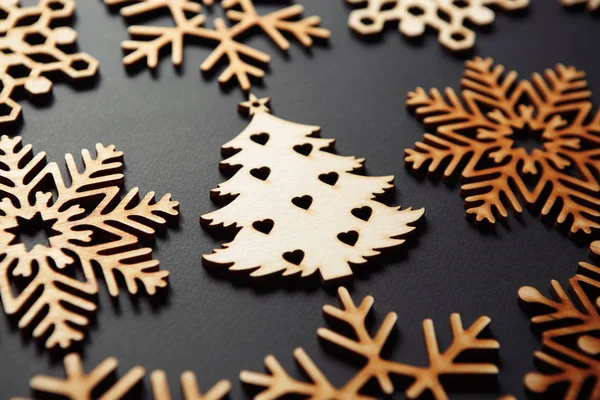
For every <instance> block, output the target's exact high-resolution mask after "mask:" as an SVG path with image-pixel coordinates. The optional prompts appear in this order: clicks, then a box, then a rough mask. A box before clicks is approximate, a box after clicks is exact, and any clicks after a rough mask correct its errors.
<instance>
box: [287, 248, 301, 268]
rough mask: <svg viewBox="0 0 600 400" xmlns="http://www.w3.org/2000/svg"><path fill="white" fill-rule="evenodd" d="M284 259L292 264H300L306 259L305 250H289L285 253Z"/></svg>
mask: <svg viewBox="0 0 600 400" xmlns="http://www.w3.org/2000/svg"><path fill="white" fill-rule="evenodd" d="M283 259H284V260H285V261H287V262H289V263H290V264H294V265H300V263H301V262H302V260H304V252H303V251H302V250H294V251H288V252H287V253H283Z"/></svg>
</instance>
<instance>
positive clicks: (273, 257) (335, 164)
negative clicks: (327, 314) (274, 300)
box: [200, 96, 424, 281]
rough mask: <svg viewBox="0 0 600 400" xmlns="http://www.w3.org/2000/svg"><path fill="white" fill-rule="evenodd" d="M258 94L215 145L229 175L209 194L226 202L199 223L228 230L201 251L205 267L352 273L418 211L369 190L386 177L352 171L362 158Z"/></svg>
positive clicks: (259, 272)
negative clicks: (343, 152)
mask: <svg viewBox="0 0 600 400" xmlns="http://www.w3.org/2000/svg"><path fill="white" fill-rule="evenodd" d="M266 104H267V99H257V98H255V97H254V96H251V98H250V100H249V101H248V102H244V103H242V104H241V105H240V108H241V109H242V110H244V109H246V110H247V111H248V113H249V114H250V115H253V117H252V120H251V122H250V124H249V125H248V127H247V128H246V129H245V130H244V131H243V132H242V133H241V134H240V135H239V136H238V137H236V138H235V139H233V140H232V141H230V142H228V143H226V144H225V145H224V146H223V154H225V155H227V156H229V157H228V158H227V159H226V160H224V161H223V162H222V163H221V169H222V170H223V171H224V172H225V173H230V174H232V173H233V174H234V175H233V177H231V179H229V180H228V181H227V182H225V183H222V184H220V185H219V186H218V187H217V188H216V189H214V190H213V191H212V192H211V197H212V198H213V199H214V200H226V199H231V198H232V197H234V198H235V199H234V200H233V201H231V202H230V203H229V204H227V205H226V206H225V207H223V208H221V209H220V210H217V211H214V212H212V213H209V214H206V215H203V216H202V217H201V219H200V221H201V223H202V225H203V226H205V227H207V228H218V229H221V228H230V229H238V230H239V232H237V235H236V236H235V239H234V240H233V241H232V242H231V243H227V244H225V245H224V246H223V248H222V249H218V250H215V252H214V253H213V254H209V255H205V256H204V263H205V265H207V266H219V267H223V268H229V269H230V270H232V271H248V272H250V275H251V276H252V277H260V276H265V275H270V274H276V273H282V274H283V275H293V274H301V276H302V277H306V276H309V275H312V274H313V273H315V272H316V271H317V270H318V271H319V272H320V274H321V277H322V278H323V280H324V281H329V280H334V279H338V278H343V277H348V276H350V275H352V269H351V268H350V264H364V263H366V262H367V259H369V258H372V257H373V256H376V255H378V254H379V253H380V252H381V251H383V250H384V249H388V248H392V247H396V246H399V245H401V244H402V243H403V242H404V240H403V239H401V238H399V237H400V236H403V235H405V234H407V233H409V232H411V231H412V230H414V229H415V228H414V227H412V226H410V225H409V224H410V223H413V222H415V221H417V220H418V219H419V218H420V217H421V216H422V215H423V212H424V211H423V209H421V210H411V209H410V208H409V209H406V210H403V211H400V209H399V208H398V207H388V206H386V205H384V204H382V203H380V202H378V201H376V200H374V196H378V195H381V194H383V193H384V192H385V191H387V190H391V189H392V188H393V187H394V186H393V184H392V180H393V177H392V176H383V177H369V176H363V175H358V174H356V173H355V172H357V171H358V170H360V169H361V168H362V167H363V163H364V160H362V159H357V158H354V157H342V156H338V155H335V154H333V153H331V152H329V151H327V150H331V149H332V146H333V143H334V140H332V139H321V138H319V137H318V133H319V130H320V128H318V127H316V126H307V125H300V124H295V123H292V122H289V121H285V120H282V119H279V118H277V117H275V116H273V115H271V114H269V113H268V112H267V111H268V108H267V107H266Z"/></svg>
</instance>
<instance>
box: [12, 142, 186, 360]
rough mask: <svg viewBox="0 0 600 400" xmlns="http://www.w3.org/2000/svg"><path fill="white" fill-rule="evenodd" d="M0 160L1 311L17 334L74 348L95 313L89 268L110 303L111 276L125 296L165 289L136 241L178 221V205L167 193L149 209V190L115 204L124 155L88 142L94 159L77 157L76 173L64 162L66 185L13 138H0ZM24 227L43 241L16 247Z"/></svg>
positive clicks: (161, 274) (163, 275) (41, 157)
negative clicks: (41, 233) (37, 231)
mask: <svg viewBox="0 0 600 400" xmlns="http://www.w3.org/2000/svg"><path fill="white" fill-rule="evenodd" d="M0 152H1V154H0V166H1V168H0V257H1V259H0V296H1V297H2V303H3V305H4V311H5V312H6V313H7V314H9V315H18V319H19V328H21V329H27V328H34V329H33V336H34V337H36V338H44V340H45V344H46V347H48V348H51V347H54V346H57V345H59V346H61V347H63V348H67V347H69V346H71V344H72V343H73V342H74V341H81V340H83V338H84V331H85V328H86V327H87V326H88V324H89V318H88V315H89V314H90V313H93V312H95V311H96V304H95V302H94V301H92V300H90V296H94V295H96V294H97V293H98V290H99V288H98V278H97V277H96V275H95V273H94V270H93V267H94V266H98V267H99V270H100V271H101V273H102V275H103V278H104V280H105V282H106V285H107V287H108V290H109V292H110V294H111V295H112V296H117V295H118V294H119V291H120V288H119V286H118V285H117V280H116V278H117V276H121V277H122V279H123V281H124V282H125V284H126V287H127V291H128V292H129V293H131V294H136V293H138V292H139V290H140V288H141V289H144V290H145V291H146V292H147V293H148V294H150V295H154V294H155V293H156V292H157V289H158V288H162V287H165V286H166V285H167V276H168V272H167V271H159V262H158V260H153V259H152V249H151V248H150V247H140V246H139V238H142V237H143V238H145V239H151V238H153V237H154V236H155V233H156V229H158V228H161V227H164V226H165V225H166V223H167V219H171V218H174V217H176V216H177V215H178V214H179V212H178V208H179V204H178V203H177V202H175V201H172V200H171V198H170V197H171V196H170V195H165V196H164V197H163V198H162V199H160V200H159V201H155V200H154V193H153V192H150V193H148V194H147V195H146V196H144V198H143V199H141V200H140V199H139V189H137V188H134V189H132V190H130V191H129V192H128V193H127V194H125V196H124V197H122V198H121V184H122V183H123V179H124V176H123V174H122V171H123V153H122V152H120V151H117V150H116V149H115V146H113V145H111V146H106V147H105V146H103V145H101V144H97V145H96V153H97V155H96V156H95V157H94V156H92V155H91V154H90V152H88V151H87V150H84V151H82V161H83V169H80V168H78V166H77V165H76V163H75V159H74V157H73V156H72V155H70V154H68V155H67V156H66V157H65V159H66V164H67V171H68V174H69V180H65V179H63V176H62V174H61V171H60V170H59V168H58V165H57V164H55V163H50V164H47V163H46V160H45V154H44V153H37V154H36V153H34V152H33V149H32V146H31V145H26V146H22V144H21V138H20V137H16V138H14V139H11V138H8V137H7V136H2V138H1V139H0ZM69 181H70V183H67V182H69ZM53 192H54V193H55V194H53ZM36 221H37V222H36ZM26 222H29V224H31V223H33V222H36V223H37V225H39V228H42V227H43V228H45V230H46V231H47V232H50V233H49V237H48V242H47V243H46V244H41V243H38V244H36V245H35V246H33V247H32V248H28V247H27V246H26V245H25V244H24V243H22V242H21V240H20V236H19V235H20V234H22V233H23V225H25V223H26ZM75 271H78V273H77V274H74V272H75ZM15 283H19V285H20V286H19V287H22V290H16V289H15V287H14V284H15Z"/></svg>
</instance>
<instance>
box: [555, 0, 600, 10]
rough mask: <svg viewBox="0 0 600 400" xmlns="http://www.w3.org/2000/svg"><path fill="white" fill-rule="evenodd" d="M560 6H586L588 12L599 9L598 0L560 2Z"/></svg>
mask: <svg viewBox="0 0 600 400" xmlns="http://www.w3.org/2000/svg"><path fill="white" fill-rule="evenodd" d="M560 4H562V5H563V6H567V7H571V6H575V5H578V4H586V5H587V9H588V11H596V10H598V9H599V8H600V0H560Z"/></svg>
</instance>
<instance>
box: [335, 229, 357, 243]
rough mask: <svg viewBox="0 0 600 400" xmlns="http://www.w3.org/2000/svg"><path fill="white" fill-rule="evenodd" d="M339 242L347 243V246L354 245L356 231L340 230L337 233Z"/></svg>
mask: <svg viewBox="0 0 600 400" xmlns="http://www.w3.org/2000/svg"><path fill="white" fill-rule="evenodd" d="M337 238H338V240H339V241H340V242H342V243H345V244H347V245H348V246H354V245H355V244H356V242H358V232H356V231H348V232H342V233H340V234H338V235H337Z"/></svg>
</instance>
